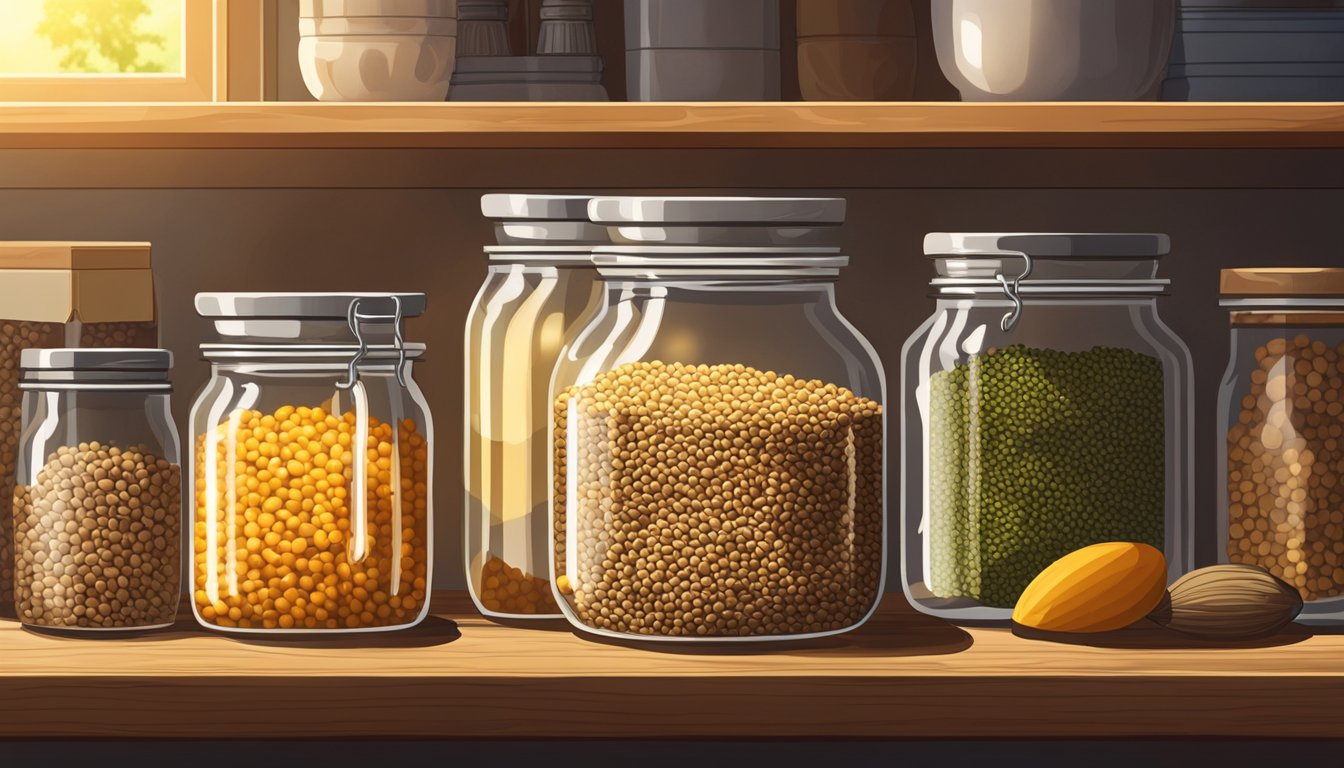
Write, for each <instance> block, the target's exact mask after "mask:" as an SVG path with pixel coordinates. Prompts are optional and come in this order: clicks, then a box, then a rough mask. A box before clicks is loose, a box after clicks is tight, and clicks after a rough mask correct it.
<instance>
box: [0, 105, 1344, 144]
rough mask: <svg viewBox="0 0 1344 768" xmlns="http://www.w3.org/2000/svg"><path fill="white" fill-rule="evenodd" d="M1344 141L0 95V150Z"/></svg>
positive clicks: (1199, 108) (732, 111)
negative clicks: (48, 100) (59, 100)
mask: <svg viewBox="0 0 1344 768" xmlns="http://www.w3.org/2000/svg"><path fill="white" fill-rule="evenodd" d="M1341 146H1344V104H1341V103H1293V104H1256V103H1226V104H1212V103H1208V104H1192V103H1048V104H1047V103H1025V104H963V103H944V102H911V103H800V102H781V103H685V104H683V103H658V104H653V103H644V104H635V103H611V104H549V103H547V104H543V103H534V104H517V103H442V104H404V103H396V104H335V103H327V104H315V103H184V104H162V103H159V104H86V103H78V104H74V103H72V104H36V103H10V104H4V105H0V150H3V149H108V148H126V149H135V148H161V149H222V148H236V149H258V148H276V149H279V148H295V149H312V148H437V149H444V148H468V149H470V148H482V149H485V148H525V149H559V148H593V149H603V148H620V149H633V148H641V149H653V148H736V147H744V148H745V147H770V148H811V147H816V148H830V147H835V148H853V147H860V148H862V147H915V148H937V147H963V148H980V147H984V148H998V147H1017V148H1041V147H1064V148H1112V147H1113V148H1125V147H1148V148H1195V147H1216V148H1297V147H1341Z"/></svg>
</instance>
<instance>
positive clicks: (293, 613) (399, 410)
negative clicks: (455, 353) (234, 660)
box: [189, 293, 434, 633]
mask: <svg viewBox="0 0 1344 768" xmlns="http://www.w3.org/2000/svg"><path fill="white" fill-rule="evenodd" d="M424 308H425V296H424V294H421V293H398V294H388V293H350V294H313V293H290V294H271V293H202V294H197V296H196V311H197V312H198V313H199V314H200V315H201V316H202V317H206V318H209V319H210V320H212V321H213V322H214V327H215V332H216V335H217V338H218V339H219V340H218V341H215V342H211V343H206V344H202V345H201V352H202V354H203V356H204V357H205V359H206V360H208V361H209V362H210V379H209V381H208V382H206V384H205V387H204V388H203V389H202V390H201V393H200V394H199V395H198V396H197V398H196V402H195V404H194V405H193V406H192V409H191V435H192V442H193V446H194V448H193V450H194V453H195V461H193V462H192V464H191V466H192V472H191V474H190V476H189V480H190V487H191V488H192V491H193V495H194V500H195V504H194V505H193V534H194V535H193V536H192V597H193V599H192V610H193V612H194V613H195V615H196V619H197V620H198V621H199V622H200V623H201V624H203V625H205V626H207V627H211V628H214V629H222V630H226V631H230V632H262V633H276V632H279V633H285V632H342V631H353V632H358V631H378V630H391V629H399V628H404V627H409V626H413V625H415V624H417V623H419V622H420V621H421V620H422V619H423V618H424V617H425V615H426V613H427V611H428V609H429V584H430V565H431V560H430V556H431V551H430V549H431V542H432V541H433V497H432V489H431V483H432V480H433V441H434V428H433V424H432V422H431V421H430V415H429V408H428V406H427V405H426V404H425V399H424V396H423V395H422V394H421V392H420V389H419V387H417V386H416V384H415V380H414V379H413V378H412V375H411V373H412V370H411V369H412V365H413V364H414V361H416V360H418V359H419V358H420V357H421V356H422V355H423V353H424V345H422V344H410V343H406V342H405V341H404V340H403V338H404V336H403V327H402V326H403V319H404V318H407V317H414V316H416V315H419V314H421V313H422V312H423V311H424Z"/></svg>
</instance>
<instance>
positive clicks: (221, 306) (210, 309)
mask: <svg viewBox="0 0 1344 768" xmlns="http://www.w3.org/2000/svg"><path fill="white" fill-rule="evenodd" d="M355 303H358V304H359V307H360V309H361V311H366V312H370V313H377V314H380V315H388V316H391V315H393V314H394V313H395V311H396V310H397V308H398V306H399V307H400V316H401V317H403V318H405V317H418V316H420V315H422V314H424V313H425V303H426V302H425V294H423V293H214V292H211V293H198V294H196V312H197V314H199V315H200V316H201V317H211V318H215V317H219V318H227V317H237V318H277V319H278V318H287V319H295V320H303V319H313V320H316V319H344V318H346V317H347V316H348V315H349V313H350V307H351V305H352V304H355Z"/></svg>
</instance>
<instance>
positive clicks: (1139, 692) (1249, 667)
mask: <svg viewBox="0 0 1344 768" xmlns="http://www.w3.org/2000/svg"><path fill="white" fill-rule="evenodd" d="M439 607H440V609H441V610H439V611H437V612H436V615H435V617H433V618H432V619H431V620H430V621H428V622H426V624H425V625H422V626H421V627H419V628H417V629H414V630H411V631H409V632H405V633H399V634H389V635H366V636H346V637H344V638H338V639H335V640H334V641H333V640H313V641H287V642H261V641H240V640H237V639H232V638H228V637H222V636H216V635H210V634H206V633H204V632H200V631H197V630H195V629H193V628H191V627H190V626H189V625H187V624H183V625H181V628H180V629H176V630H171V631H167V632H163V633H159V634H156V635H147V636H143V637H138V638H119V639H102V640H82V639H70V638H65V637H53V636H50V635H42V634H36V633H33V632H30V631H26V630H23V629H21V628H19V627H18V626H16V625H14V624H6V625H4V626H0V736H5V737H29V738H36V737H50V738H65V737H142V738H224V737H228V738H238V737H245V738H266V737H299V738H329V737H372V736H378V737H462V738H482V737H489V738H566V737H584V738H713V737H735V738H752V737H771V736H788V737H793V738H819V737H828V738H829V737H844V738H868V737H889V738H898V737H899V738H917V737H926V738H933V737H942V738H974V737H1139V736H1148V737H1156V736H1244V737H1302V736H1312V737H1325V736H1341V735H1344V696H1341V694H1344V668H1342V667H1344V665H1341V664H1340V661H1341V660H1342V659H1344V637H1339V636H1329V635H1318V636H1312V635H1311V634H1310V633H1309V632H1308V631H1307V630H1305V629H1302V628H1297V627H1294V628H1292V629H1291V630H1289V631H1288V632H1286V633H1284V634H1282V635H1280V636H1278V637H1275V638H1271V639H1270V640H1269V641H1266V642H1264V643H1261V644H1259V647H1257V646H1255V645H1248V644H1243V645H1240V646H1237V645H1232V646H1200V645H1199V644H1198V643H1189V642H1186V641H1183V640H1181V639H1180V638H1179V637H1178V636H1175V635H1172V634H1168V633H1165V632H1163V631H1160V630H1157V629H1138V630H1130V631H1126V632H1121V633H1115V634H1112V635H1108V636H1106V637H1104V638H1102V639H1100V640H1097V639H1095V638H1094V639H1091V640H1090V642H1094V643H1098V644H1099V646H1098V647H1094V646H1088V645H1063V644H1058V643H1051V642H1041V641H1033V640H1027V639H1023V638H1019V637H1015V636H1013V635H1012V634H1011V633H1009V632H1007V631H1005V630H997V629H969V630H963V629H959V628H956V627H952V626H950V625H947V624H944V623H942V622H939V621H936V620H933V619H930V618H927V617H923V616H921V615H918V614H915V613H913V612H912V611H911V610H910V609H909V608H908V607H906V606H905V603H904V601H903V600H902V599H901V598H900V597H897V596H892V597H889V598H888V599H887V601H886V603H885V604H884V606H883V609H882V610H881V612H880V613H879V615H878V616H877V617H876V618H875V619H874V620H873V621H872V622H870V623H869V625H867V626H866V627H864V628H863V629H861V630H859V631H858V632H855V633H853V634H851V635H848V636H845V637H842V638H836V639H832V640H829V641H822V642H819V643H814V644H810V645H790V646H781V647H759V646H758V647H748V648H742V647H737V648H733V649H722V648H702V647H695V648H686V649H681V648H679V649H672V650H668V649H666V648H664V649H663V650H645V649H641V648H634V647H627V646H622V645H612V644H605V643H596V642H590V641H587V640H583V639H580V638H578V637H576V636H575V635H574V634H572V633H571V632H570V631H569V630H568V629H567V628H565V627H564V625H560V626H555V625H552V626H549V627H547V628H545V629H535V630H529V629H519V628H515V627H502V626H497V625H495V624H491V623H489V622H486V621H485V620H483V619H481V618H479V617H476V616H474V615H470V614H469V613H468V612H467V609H466V607H465V601H464V599H463V597H462V596H461V595H460V594H455V595H451V596H447V597H446V599H444V598H442V596H441V599H440V600H439ZM1269 711H1272V712H1273V716H1272V717H1271V716H1267V715H1266V713H1267V712H1269Z"/></svg>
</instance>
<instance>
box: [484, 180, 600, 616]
mask: <svg viewBox="0 0 1344 768" xmlns="http://www.w3.org/2000/svg"><path fill="white" fill-rule="evenodd" d="M588 200H589V198H588V197H581V196H578V197H576V196H558V195H504V194H501V195H486V196H484V197H483V198H481V212H482V213H484V214H485V215H486V216H487V217H490V218H492V219H494V220H495V221H496V225H495V229H496V233H497V235H498V238H499V242H500V245H497V246H491V247H487V248H486V249H485V252H486V254H487V256H488V257H489V268H488V269H489V271H488V272H487V274H486V278H485V284H484V285H483V286H482V287H481V290H480V293H478V294H477V295H476V301H475V302H473V303H472V306H471V311H470V313H469V314H468V316H467V337H466V353H467V354H466V360H465V366H464V368H465V371H466V377H467V378H466V387H465V396H466V406H467V412H466V418H465V419H464V421H465V424H464V426H465V432H466V435H465V440H466V444H465V446H464V448H463V456H464V457H465V459H466V461H465V462H464V463H463V470H464V472H465V478H464V485H465V487H466V515H465V524H466V536H465V537H464V541H465V544H466V553H465V554H466V557H465V564H466V569H467V587H468V593H469V594H470V595H471V599H472V601H473V602H474V603H475V604H476V608H477V610H479V611H480V612H481V613H483V614H484V615H486V616H489V617H492V618H505V619H531V618H559V617H560V608H559V607H558V606H557V605H556V604H555V598H554V597H553V595H552V594H551V576H550V568H549V564H550V556H551V544H550V538H549V534H548V529H549V522H548V520H547V518H548V515H547V503H548V497H549V491H548V490H547V489H548V487H549V485H550V454H551V449H550V441H549V439H548V438H549V434H548V431H549V426H550V419H551V407H550V397H549V392H548V388H549V386H550V381H551V372H552V370H553V369H554V368H555V361H556V358H557V357H558V356H559V354H560V348H561V347H562V346H563V345H564V344H565V342H567V341H569V340H570V338H571V337H572V336H573V334H574V332H575V331H576V330H577V328H578V327H579V324H580V323H581V322H582V321H583V320H584V318H586V316H587V315H589V314H591V313H592V312H593V311H595V310H596V294H595V293H594V287H595V286H594V282H593V274H594V273H593V269H592V259H591V254H592V247H593V245H595V244H598V243H605V242H607V239H606V230H605V229H604V228H602V227H599V226H597V225H595V224H592V223H591V222H589V221H588Z"/></svg>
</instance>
